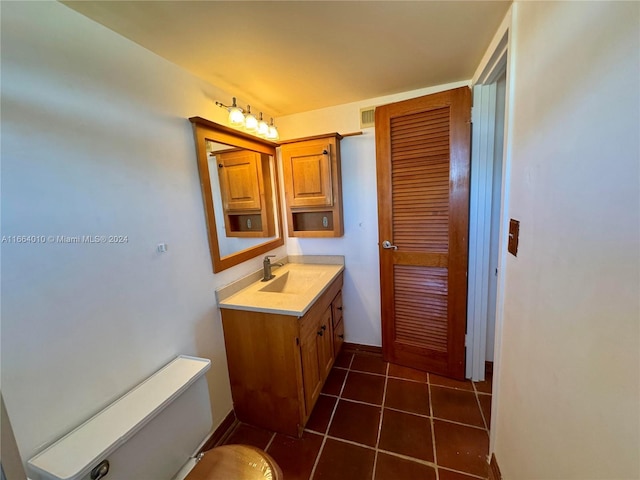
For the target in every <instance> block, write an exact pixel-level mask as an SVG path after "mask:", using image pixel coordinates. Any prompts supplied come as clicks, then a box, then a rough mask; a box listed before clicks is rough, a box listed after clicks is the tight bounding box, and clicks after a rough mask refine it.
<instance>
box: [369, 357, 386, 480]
mask: <svg viewBox="0 0 640 480" xmlns="http://www.w3.org/2000/svg"><path fill="white" fill-rule="evenodd" d="M386 364H387V365H386V368H385V371H384V388H383V389H382V404H381V405H380V421H379V422H378V435H377V437H376V450H375V454H374V456H373V472H372V473H371V475H372V476H371V480H376V466H377V464H378V447H379V446H380V434H381V433H382V418H383V417H384V401H385V399H386V398H387V382H388V381H389V362H386Z"/></svg>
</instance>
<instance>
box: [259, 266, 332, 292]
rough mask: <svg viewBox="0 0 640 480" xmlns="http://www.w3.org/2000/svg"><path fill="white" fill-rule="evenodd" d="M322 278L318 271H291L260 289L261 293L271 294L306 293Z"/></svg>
mask: <svg viewBox="0 0 640 480" xmlns="http://www.w3.org/2000/svg"><path fill="white" fill-rule="evenodd" d="M321 276H322V273H319V272H316V271H309V272H307V271H299V270H289V271H288V272H285V273H283V274H282V275H279V276H276V278H274V279H273V280H270V281H269V283H268V284H267V285H265V286H264V287H262V288H261V289H260V291H261V292H270V293H289V294H294V295H296V294H299V293H304V292H306V291H307V290H309V288H311V287H312V286H313V285H314V284H315V283H316V282H317V281H318V280H319V279H320V277H321Z"/></svg>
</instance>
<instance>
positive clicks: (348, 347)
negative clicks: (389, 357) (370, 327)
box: [342, 342, 382, 357]
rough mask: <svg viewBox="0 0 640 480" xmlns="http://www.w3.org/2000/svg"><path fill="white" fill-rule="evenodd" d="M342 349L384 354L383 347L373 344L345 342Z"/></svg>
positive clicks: (377, 354)
mask: <svg viewBox="0 0 640 480" xmlns="http://www.w3.org/2000/svg"><path fill="white" fill-rule="evenodd" d="M342 349H343V350H344V351H345V352H347V353H363V354H365V355H375V356H378V357H381V356H382V347H376V346H373V345H362V344H360V343H349V342H344V343H343V344H342Z"/></svg>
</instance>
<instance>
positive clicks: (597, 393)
mask: <svg viewBox="0 0 640 480" xmlns="http://www.w3.org/2000/svg"><path fill="white" fill-rule="evenodd" d="M639 20H640V5H639V4H638V3H637V2H629V3H624V2H623V3H613V2H518V3H517V4H515V5H514V23H513V28H512V32H511V33H512V44H511V47H512V59H513V65H512V67H513V69H512V70H511V73H512V77H511V80H512V81H513V82H514V83H513V84H512V85H511V86H510V88H512V91H511V97H510V99H509V102H508V103H509V105H511V107H510V112H509V118H510V119H511V122H512V123H511V128H512V131H511V142H512V143H511V157H510V162H511V175H510V182H511V194H510V205H509V213H508V214H509V216H510V217H511V218H515V219H518V220H520V246H519V251H518V257H517V258H515V257H513V256H510V255H509V256H508V259H507V264H506V268H507V272H506V291H505V305H504V324H503V330H502V338H501V339H500V341H499V342H498V343H497V345H501V347H500V349H498V353H499V355H500V358H499V377H500V378H499V390H498V391H497V393H496V395H497V397H498V398H497V399H496V400H497V407H498V408H497V411H496V412H495V415H496V417H494V418H495V420H494V423H493V428H495V429H496V432H495V453H496V457H497V459H498V462H499V465H500V467H501V470H502V473H503V475H504V478H505V479H517V480H527V479H576V480H577V479H581V480H583V479H596V478H597V479H637V478H639V477H640V466H639V459H638V452H639V451H640V439H639V431H640V428H639V427H640V411H639V410H640V401H639V399H640V385H639V379H640V372H639V363H640V357H639V355H640V354H639V352H640V328H639V327H640V325H639V319H640V309H639V293H638V292H640V269H639V266H640V265H639V264H640V257H639V249H638V247H639V245H640V232H639V226H640V218H639V203H640V202H639V200H640V186H639V181H640V169H639V163H640V162H639V160H640V145H639V142H640V140H639V135H638V132H639V131H640V112H639V106H640V89H639V88H638V86H639V81H640V67H639V60H640V44H639V38H640V37H639V36H638V25H639ZM495 404H496V403H494V405H495Z"/></svg>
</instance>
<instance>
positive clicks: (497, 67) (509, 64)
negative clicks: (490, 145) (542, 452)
mask: <svg viewBox="0 0 640 480" xmlns="http://www.w3.org/2000/svg"><path fill="white" fill-rule="evenodd" d="M515 12H516V10H515V9H514V6H513V5H512V6H511V7H510V8H509V10H508V11H507V13H506V15H505V17H504V19H503V20H502V23H501V24H500V27H498V29H497V30H496V33H495V34H494V37H493V39H492V41H491V43H490V44H489V47H488V48H487V50H486V52H485V54H484V56H483V58H482V60H481V62H480V64H479V66H478V68H477V69H476V72H475V74H474V75H473V78H472V81H471V86H472V88H473V87H475V86H476V85H489V84H491V83H493V82H494V81H495V80H496V79H497V78H498V76H499V75H500V74H501V73H502V71H503V70H504V71H506V85H505V113H504V137H503V154H502V188H501V191H502V192H501V197H500V203H501V205H500V236H499V247H498V250H499V253H498V279H497V289H496V318H495V341H494V363H493V388H492V396H491V426H490V430H489V457H491V454H492V453H493V452H494V450H495V442H496V430H497V428H496V425H498V423H499V415H500V410H499V407H500V405H499V397H500V395H499V392H500V370H501V367H502V365H501V353H502V340H503V335H502V333H503V324H504V300H505V277H506V264H507V240H508V237H507V232H508V231H509V198H510V193H511V151H512V144H513V139H512V136H513V134H512V132H513V125H512V123H513V121H512V119H513V86H514V76H513V73H514V70H515V65H514V58H513V56H512V54H511V52H512V49H513V48H512V46H513V44H514V43H515V41H516V39H515V38H514V32H513V29H512V25H513V23H512V22H513V17H514V15H515ZM485 121H486V120H485ZM482 122H483V119H482V118H479V119H478V123H479V124H480V125H476V124H474V129H475V128H479V127H480V126H481V124H482ZM485 328H486V323H485ZM467 330H468V331H469V330H472V329H471V328H468V329H467ZM485 331H486V330H485ZM470 340H471V342H468V343H472V339H470ZM482 363H483V364H484V357H483V358H482Z"/></svg>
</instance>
